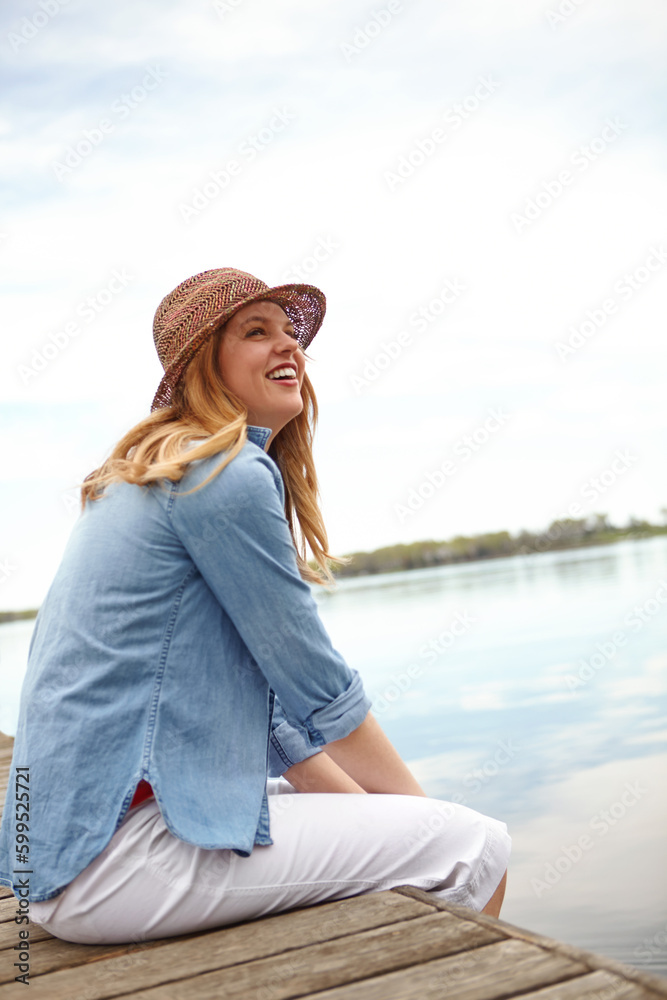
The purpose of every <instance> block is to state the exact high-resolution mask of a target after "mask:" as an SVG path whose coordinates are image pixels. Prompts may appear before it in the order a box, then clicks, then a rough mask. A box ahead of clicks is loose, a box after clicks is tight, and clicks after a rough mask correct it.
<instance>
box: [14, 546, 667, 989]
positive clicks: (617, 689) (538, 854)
mask: <svg viewBox="0 0 667 1000" xmlns="http://www.w3.org/2000/svg"><path fill="white" fill-rule="evenodd" d="M316 596H317V600H318V604H319V607H320V613H321V615H322V618H323V620H324V622H325V625H326V627H327V628H328V630H329V632H330V634H331V637H332V640H333V643H334V645H335V646H336V648H337V649H339V650H340V652H341V653H342V654H343V655H344V656H345V658H346V660H347V661H348V663H349V664H350V665H351V666H353V667H355V668H356V669H358V670H359V672H360V674H361V675H362V678H363V680H364V683H365V686H366V689H367V691H368V693H369V695H370V696H371V698H372V699H373V705H374V712H375V714H376V716H377V718H378V719H379V721H380V722H381V724H382V726H383V728H384V729H385V731H386V732H387V734H388V735H389V737H390V739H391V740H392V742H393V743H394V744H395V746H396V747H397V749H398V750H399V752H400V754H401V756H402V757H403V758H404V759H405V760H406V761H408V763H409V764H410V766H411V768H412V770H413V772H414V773H415V775H416V776H417V778H418V779H419V781H420V782H421V784H422V786H423V787H424V789H425V791H426V793H427V794H428V795H431V796H433V797H437V798H443V799H453V800H454V801H458V802H463V803H464V804H465V805H468V806H470V807H471V808H473V809H477V810H479V811H480V812H484V813H487V814H488V815H491V816H495V817H497V818H498V819H502V820H503V821H504V822H506V823H507V825H508V828H509V831H510V833H511V835H512V838H513V852H512V858H511V861H510V870H509V877H508V888H507V895H506V898H505V905H504V907H503V911H502V917H503V918H504V919H505V920H508V921H510V922H511V923H514V924H518V925H520V926H523V927H527V928H530V929H531V930H534V931H538V932H540V933H543V934H547V935H549V936H552V937H556V938H558V939H560V940H563V941H567V942H570V943H571V944H575V945H579V946H581V947H584V948H590V949H592V950H594V951H597V952H600V953H601V954H604V955H609V956H613V957H615V958H618V959H620V960H621V961H623V962H627V963H628V964H631V965H635V966H638V967H640V968H644V969H646V970H647V971H651V972H653V973H658V974H661V975H665V976H667V860H666V855H667V852H666V850H665V833H666V831H667V795H666V794H665V789H666V788H667V726H666V724H665V722H666V714H667V713H666V707H667V705H666V698H665V695H666V692H667V538H665V537H664V536H659V537H656V538H648V539H640V540H628V541H624V542H619V543H616V544H614V545H606V546H596V547H592V548H586V549H575V550H571V551H566V552H545V553H539V554H537V553H536V554H532V555H527V556H515V557H511V558H506V559H495V560H489V561H484V562H475V563H466V564H460V565H455V566H444V567H437V568H434V569H426V570H413V571H410V572H405V573H392V574H385V575H382V576H372V577H360V578H353V579H346V580H342V581H341V582H340V583H339V585H338V588H337V590H336V591H335V592H323V591H321V590H318V591H317V595H316ZM32 627H33V622H13V623H9V624H6V625H2V626H0V691H1V692H2V705H1V707H0V729H2V730H3V731H4V732H9V733H12V734H13V733H14V732H15V727H16V716H17V712H18V696H19V691H20V685H21V678H22V675H23V671H24V668H25V657H26V654H27V647H28V643H29V640H30V635H31V632H32Z"/></svg>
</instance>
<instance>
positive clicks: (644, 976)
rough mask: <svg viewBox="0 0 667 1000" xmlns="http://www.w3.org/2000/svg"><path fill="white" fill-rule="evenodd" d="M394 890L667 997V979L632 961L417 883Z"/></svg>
mask: <svg viewBox="0 0 667 1000" xmlns="http://www.w3.org/2000/svg"><path fill="white" fill-rule="evenodd" d="M391 891H392V892H395V893H397V894H398V895H404V896H409V897H410V899H420V900H423V901H424V900H428V901H429V902H430V903H431V904H432V905H433V906H434V907H436V909H439V910H443V911H444V912H445V913H451V914H455V915H457V916H458V917H460V918H461V920H466V921H468V922H471V923H475V924H478V925H479V926H480V927H498V928H499V929H500V930H502V932H503V934H504V935H505V936H507V937H511V938H514V939H515V940H519V941H526V942H527V943H529V944H536V945H538V946H539V947H540V948H545V949H547V950H548V951H551V952H553V953H554V954H557V955H562V956H563V957H564V958H569V959H572V961H574V962H583V963H584V964H585V965H586V966H587V967H588V968H589V969H591V970H595V969H604V970H606V971H607V972H612V973H614V974H615V975H617V976H619V977H620V978H621V979H628V980H630V981H631V982H636V983H639V984H640V985H642V986H644V987H645V988H646V989H648V990H651V991H652V992H653V993H655V994H657V995H658V996H660V997H667V980H666V979H663V978H661V977H660V976H654V975H652V974H651V973H649V972H644V971H643V970H640V969H636V968H635V967H634V966H632V965H625V964H624V963H623V962H619V961H617V960H616V959H615V958H608V957H606V956H603V955H597V954H596V953H595V952H592V951H586V950H585V949H583V948H578V947H577V946H576V945H573V944H565V943H564V942H563V941H557V940H555V939H554V938H550V937H547V936H546V935H544V934H536V933H535V932H534V931H527V930H526V929H525V928H523V927H516V926H515V925H514V924H510V923H507V922H506V921H504V920H501V921H499V922H497V921H496V920H494V918H493V917H488V916H487V915H486V914H485V913H476V912H475V911H474V910H467V909H465V908H464V907H462V906H456V905H454V904H452V903H443V902H442V900H439V899H436V898H435V897H434V896H433V895H432V894H430V893H426V892H424V891H423V889H416V888H414V887H413V886H409V885H408V886H400V887H398V888H396V889H392V890H391Z"/></svg>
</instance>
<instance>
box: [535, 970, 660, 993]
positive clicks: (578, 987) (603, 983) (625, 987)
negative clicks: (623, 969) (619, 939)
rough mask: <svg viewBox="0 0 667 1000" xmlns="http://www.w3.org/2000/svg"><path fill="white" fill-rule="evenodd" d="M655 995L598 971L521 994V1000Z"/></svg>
mask: <svg viewBox="0 0 667 1000" xmlns="http://www.w3.org/2000/svg"><path fill="white" fill-rule="evenodd" d="M655 995H656V994H655V993H651V994H649V993H648V992H647V991H646V990H645V989H644V987H643V986H640V985H639V984H638V983H630V982H628V980H627V979H621V978H620V977H619V976H615V975H613V974H612V973H611V972H603V971H601V970H600V971H598V972H590V973H589V974H588V975H587V976H580V977H577V978H576V979H569V980H568V981H567V982H566V983H558V984H556V985H555V986H547V987H546V988H545V989H543V990H537V991H535V992H531V993H522V994H521V1000H652V998H653V997H655Z"/></svg>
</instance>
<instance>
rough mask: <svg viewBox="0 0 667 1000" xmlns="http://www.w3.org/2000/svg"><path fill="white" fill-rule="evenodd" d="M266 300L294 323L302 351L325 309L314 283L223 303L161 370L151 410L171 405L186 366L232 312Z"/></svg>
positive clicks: (287, 286)
mask: <svg viewBox="0 0 667 1000" xmlns="http://www.w3.org/2000/svg"><path fill="white" fill-rule="evenodd" d="M267 300H270V301H272V302H275V303H276V304H277V305H279V306H280V307H281V308H282V309H283V310H284V311H285V313H286V314H287V315H288V316H289V318H290V320H291V321H292V324H293V325H294V330H295V332H296V335H297V342H298V344H299V347H301V349H302V350H305V349H306V348H307V347H308V345H309V344H310V343H312V341H313V338H314V337H315V335H316V334H317V332H318V330H319V329H320V327H321V326H322V322H323V320H324V314H325V312H326V298H325V296H324V293H323V292H321V291H320V289H319V288H316V287H315V286H314V285H276V286H275V287H274V288H268V289H267V290H266V291H264V292H257V293H255V294H254V295H248V296H247V297H246V298H244V299H243V300H242V301H240V302H234V303H231V304H230V305H228V306H225V308H224V309H222V310H220V312H218V313H216V314H215V315H214V316H212V317H211V318H210V319H208V320H207V321H206V323H204V324H203V326H201V327H199V329H198V330H196V331H195V333H194V334H193V335H192V337H191V338H190V339H189V340H188V342H187V344H184V346H183V347H182V348H181V350H180V351H179V353H178V354H177V355H176V357H175V358H174V360H173V361H172V363H171V364H170V365H169V367H168V368H167V370H166V371H165V373H164V377H163V379H162V381H161V382H160V385H159V386H158V390H157V392H156V393H155V397H154V399H153V403H152V405H151V411H153V410H158V409H160V408H162V407H165V406H171V404H172V392H173V389H174V388H175V387H176V385H178V382H179V381H180V378H181V375H182V374H183V372H184V371H185V368H186V367H187V365H188V364H189V362H190V361H191V360H192V358H193V357H194V356H195V354H196V353H197V351H198V350H199V349H200V348H201V347H203V346H204V344H205V343H206V341H207V340H208V339H209V337H211V336H212V334H213V333H214V332H215V330H217V329H218V328H219V327H220V326H222V325H223V324H224V323H226V322H227V320H229V319H231V317H232V316H233V315H234V313H236V312H238V311H239V309H243V307H244V306H247V305H250V304H251V303H253V302H264V301H267Z"/></svg>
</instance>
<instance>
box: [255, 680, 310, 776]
mask: <svg viewBox="0 0 667 1000" xmlns="http://www.w3.org/2000/svg"><path fill="white" fill-rule="evenodd" d="M321 752H322V751H321V749H320V748H319V747H314V746H312V744H311V743H310V741H309V739H308V734H307V733H306V732H304V730H303V729H297V728H296V726H291V725H290V724H289V722H288V721H287V719H286V718H285V713H284V712H283V710H282V708H281V706H280V702H279V701H278V699H277V698H276V699H275V701H274V703H273V719H272V720H271V739H270V740H269V765H268V775H269V777H270V778H279V777H280V776H281V775H283V774H284V773H285V771H287V770H288V768H290V767H292V766H293V765H294V764H300V763H301V761H302V760H307V759H308V757H313V756H314V755H315V754H318V753H321Z"/></svg>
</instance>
